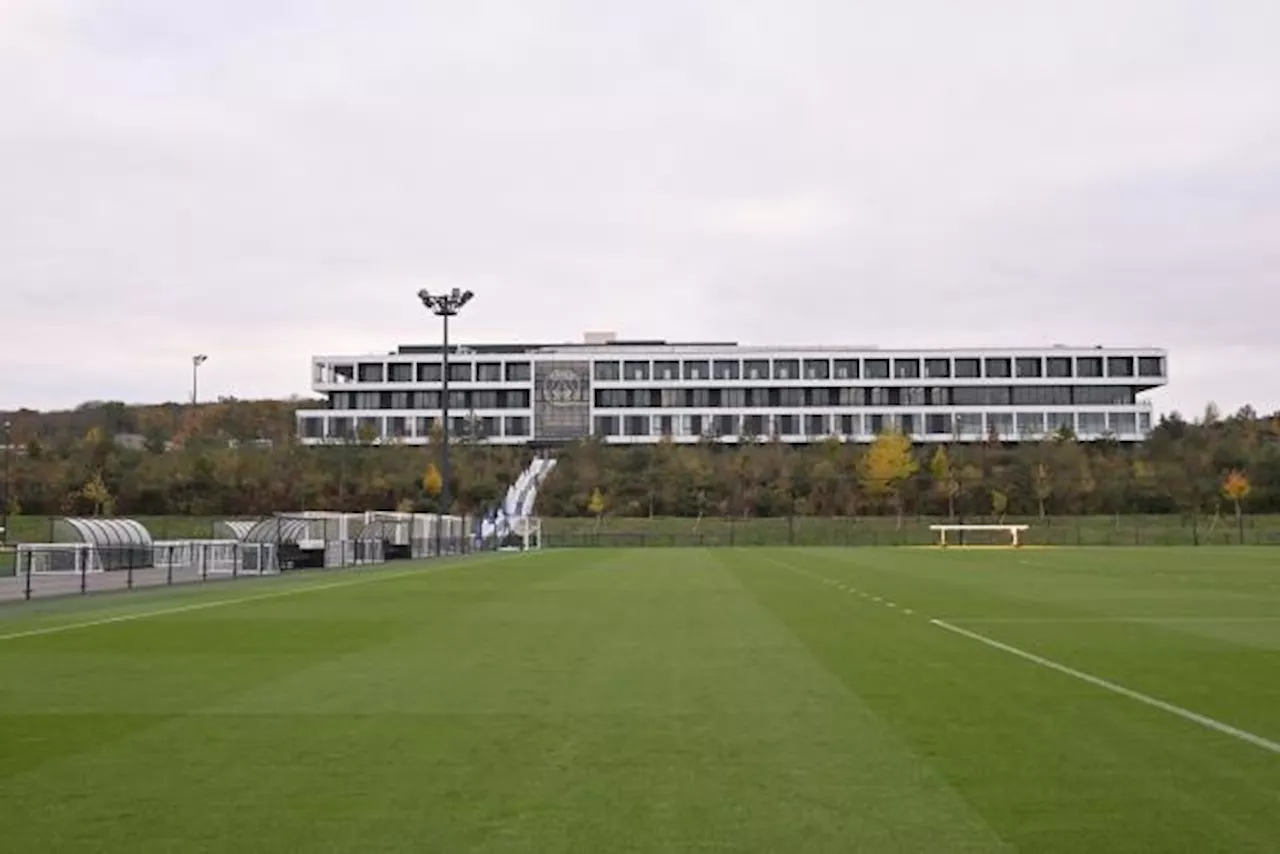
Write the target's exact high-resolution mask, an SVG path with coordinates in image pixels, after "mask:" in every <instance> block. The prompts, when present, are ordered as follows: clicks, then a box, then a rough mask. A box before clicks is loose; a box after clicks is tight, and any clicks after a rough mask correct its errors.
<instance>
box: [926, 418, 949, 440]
mask: <svg viewBox="0 0 1280 854" xmlns="http://www.w3.org/2000/svg"><path fill="white" fill-rule="evenodd" d="M924 431H925V433H927V434H929V435H930V436H949V435H951V432H952V429H951V416H950V415H926V416H925V417H924Z"/></svg>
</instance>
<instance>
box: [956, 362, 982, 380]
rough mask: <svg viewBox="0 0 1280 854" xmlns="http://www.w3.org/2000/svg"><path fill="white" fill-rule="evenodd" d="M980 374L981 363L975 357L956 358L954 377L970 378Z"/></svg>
mask: <svg viewBox="0 0 1280 854" xmlns="http://www.w3.org/2000/svg"><path fill="white" fill-rule="evenodd" d="M980 376H982V363H981V362H980V361H978V360H977V359H969V358H964V359H956V379H960V380H972V379H977V378H978V377H980Z"/></svg>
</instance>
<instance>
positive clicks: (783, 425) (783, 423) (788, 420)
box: [774, 415, 800, 436]
mask: <svg viewBox="0 0 1280 854" xmlns="http://www.w3.org/2000/svg"><path fill="white" fill-rule="evenodd" d="M774 426H775V427H776V428H777V431H778V435H780V436H795V435H798V434H799V433H800V419H799V418H797V417H796V416H794V415H777V416H774Z"/></svg>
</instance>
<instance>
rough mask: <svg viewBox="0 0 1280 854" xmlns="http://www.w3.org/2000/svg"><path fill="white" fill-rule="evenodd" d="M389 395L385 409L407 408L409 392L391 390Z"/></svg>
mask: <svg viewBox="0 0 1280 854" xmlns="http://www.w3.org/2000/svg"><path fill="white" fill-rule="evenodd" d="M389 397H390V398H391V399H390V401H389V403H390V405H389V406H387V407H386V408H387V409H408V408H409V392H407V391H393V392H391V394H390V395H389Z"/></svg>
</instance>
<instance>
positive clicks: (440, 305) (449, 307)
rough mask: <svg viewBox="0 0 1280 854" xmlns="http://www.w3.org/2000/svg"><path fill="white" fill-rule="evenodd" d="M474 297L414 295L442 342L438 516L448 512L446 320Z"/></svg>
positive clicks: (452, 293)
mask: <svg viewBox="0 0 1280 854" xmlns="http://www.w3.org/2000/svg"><path fill="white" fill-rule="evenodd" d="M473 296H475V294H473V293H472V292H471V291H463V290H460V289H458V288H454V289H453V290H451V291H449V292H448V293H443V294H433V293H431V292H430V291H428V290H426V289H425V288H424V289H423V290H420V291H418V299H420V300H422V304H423V305H424V306H426V307H427V309H428V310H429V311H430V312H431V313H432V314H434V315H436V316H437V317H439V318H440V319H441V320H442V321H443V322H444V341H443V346H442V347H441V348H440V354H441V357H440V370H441V371H442V374H441V384H440V421H441V425H442V427H443V428H444V429H443V432H442V438H443V442H442V443H441V445H440V479H441V482H442V486H441V488H440V505H441V507H443V508H444V509H443V510H441V511H440V513H441V515H444V514H446V513H448V512H449V505H450V500H449V318H451V317H453V316H454V315H456V314H457V313H458V312H459V311H461V310H462V307H463V306H464V305H466V304H467V303H469V302H471V298H472V297H473Z"/></svg>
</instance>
